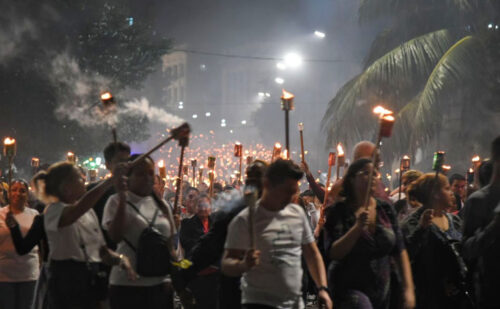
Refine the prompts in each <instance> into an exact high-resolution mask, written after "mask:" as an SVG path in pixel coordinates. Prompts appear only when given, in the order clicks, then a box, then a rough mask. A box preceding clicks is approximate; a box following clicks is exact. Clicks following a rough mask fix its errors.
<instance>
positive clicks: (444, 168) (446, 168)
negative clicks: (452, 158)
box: [443, 164, 451, 175]
mask: <svg viewBox="0 0 500 309" xmlns="http://www.w3.org/2000/svg"><path fill="white" fill-rule="evenodd" d="M450 170H451V165H446V164H444V165H443V174H444V175H448V172H449V171H450Z"/></svg>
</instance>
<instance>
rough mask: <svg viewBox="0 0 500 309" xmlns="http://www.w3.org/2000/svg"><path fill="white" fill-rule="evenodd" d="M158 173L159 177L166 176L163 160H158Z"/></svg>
mask: <svg viewBox="0 0 500 309" xmlns="http://www.w3.org/2000/svg"><path fill="white" fill-rule="evenodd" d="M158 174H160V178H161V179H165V178H167V167H166V166H165V161H164V160H160V161H158Z"/></svg>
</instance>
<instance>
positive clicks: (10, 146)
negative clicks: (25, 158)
mask: <svg viewBox="0 0 500 309" xmlns="http://www.w3.org/2000/svg"><path fill="white" fill-rule="evenodd" d="M16 153H17V144H16V140H15V139H14V138H10V137H6V138H5V139H4V140H3V155H4V156H5V157H7V158H8V159H9V190H10V184H11V183H12V163H13V161H14V157H15V156H16Z"/></svg>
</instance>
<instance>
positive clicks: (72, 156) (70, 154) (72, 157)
mask: <svg viewBox="0 0 500 309" xmlns="http://www.w3.org/2000/svg"><path fill="white" fill-rule="evenodd" d="M66 160H67V161H68V162H71V163H73V164H76V156H75V154H74V153H73V152H71V151H68V153H67V154H66Z"/></svg>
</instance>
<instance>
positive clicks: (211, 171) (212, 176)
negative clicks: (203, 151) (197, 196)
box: [207, 156, 215, 197]
mask: <svg viewBox="0 0 500 309" xmlns="http://www.w3.org/2000/svg"><path fill="white" fill-rule="evenodd" d="M207 167H208V169H209V171H208V180H209V181H210V187H209V190H208V195H209V196H210V197H214V179H215V174H214V170H215V157H212V156H210V157H208V164H207Z"/></svg>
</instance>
